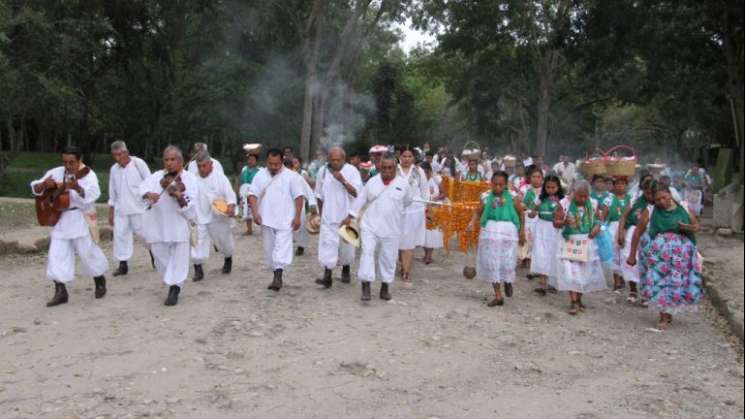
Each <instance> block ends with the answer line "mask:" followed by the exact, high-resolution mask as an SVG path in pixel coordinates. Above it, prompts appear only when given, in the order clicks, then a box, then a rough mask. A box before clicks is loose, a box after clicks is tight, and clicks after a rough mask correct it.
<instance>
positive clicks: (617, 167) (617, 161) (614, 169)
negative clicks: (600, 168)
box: [605, 145, 639, 177]
mask: <svg viewBox="0 0 745 419" xmlns="http://www.w3.org/2000/svg"><path fill="white" fill-rule="evenodd" d="M619 150H627V151H630V152H631V156H630V157H615V156H613V153H614V152H616V151H619ZM638 160H639V158H638V157H637V154H636V151H635V150H634V148H633V147H631V146H628V145H619V146H616V147H613V148H611V149H610V150H608V151H606V152H605V161H606V163H605V166H606V170H607V172H608V175H610V176H627V177H631V176H634V174H635V173H636V163H637V161H638Z"/></svg>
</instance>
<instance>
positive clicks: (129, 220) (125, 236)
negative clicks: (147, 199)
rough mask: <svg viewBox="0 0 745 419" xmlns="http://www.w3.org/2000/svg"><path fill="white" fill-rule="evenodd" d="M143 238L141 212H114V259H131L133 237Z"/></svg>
mask: <svg viewBox="0 0 745 419" xmlns="http://www.w3.org/2000/svg"><path fill="white" fill-rule="evenodd" d="M134 234H136V235H137V237H139V238H140V239H143V240H144V236H143V231H142V214H131V215H119V214H116V212H115V213H114V252H113V253H114V259H116V260H118V261H120V262H126V261H128V260H130V259H132V252H133V250H134V237H133V235H134Z"/></svg>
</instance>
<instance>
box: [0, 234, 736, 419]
mask: <svg viewBox="0 0 745 419" xmlns="http://www.w3.org/2000/svg"><path fill="white" fill-rule="evenodd" d="M236 237H237V247H238V249H239V250H238V251H237V254H236V256H235V269H234V272H233V274H232V275H230V276H224V275H221V274H219V273H218V270H219V268H220V267H221V265H222V261H221V258H220V257H219V256H214V255H213V257H212V259H211V260H210V262H209V264H208V266H207V275H208V277H207V279H206V280H205V281H203V282H201V283H198V284H195V283H191V282H189V283H187V285H186V287H185V289H184V292H183V293H182V298H181V302H180V304H179V305H178V306H176V307H174V308H167V307H164V306H163V305H162V303H163V299H164V298H165V294H166V288H165V287H164V286H163V285H162V284H161V282H160V279H159V277H158V275H157V274H156V273H154V272H153V271H152V270H151V268H150V263H149V258H148V257H147V253H146V251H145V250H144V249H143V248H142V247H138V248H137V249H136V260H134V261H133V262H132V263H131V268H130V270H131V272H130V275H129V276H128V277H127V279H111V278H110V279H109V295H108V296H107V298H105V299H103V300H94V299H93V296H92V293H93V290H92V280H91V279H90V278H82V277H78V280H77V281H76V282H75V283H74V284H73V285H72V287H71V301H70V304H67V305H64V306H61V307H57V308H54V309H47V308H45V307H44V303H45V302H46V300H47V299H48V298H50V297H51V294H52V286H51V284H49V283H48V282H47V281H46V280H45V279H44V278H45V263H46V260H45V257H44V255H38V256H5V257H2V258H0V269H1V270H2V273H3V280H2V281H3V287H0V301H1V302H2V304H1V305H0V347H2V352H1V353H0V412H2V413H1V414H0V416H2V417H3V418H68V417H69V418H96V417H101V418H145V417H147V418H155V417H163V418H248V417H251V418H253V417H255V418H285V419H288V418H331V417H334V418H498V417H499V418H584V419H590V418H648V417H670V418H738V417H742V416H743V364H742V354H741V347H740V346H739V344H738V343H736V342H735V341H734V340H733V339H731V337H729V336H728V335H727V334H726V333H725V332H723V330H724V327H723V326H722V322H721V319H719V318H718V316H717V315H715V314H713V312H712V310H711V308H710V307H709V305H708V303H707V302H705V303H704V304H703V305H702V310H701V311H700V312H699V313H696V314H690V315H687V316H682V317H679V318H678V319H676V324H675V326H674V327H673V328H672V329H671V330H669V331H666V332H664V333H659V332H658V331H655V330H654V329H651V328H652V327H654V324H655V321H656V316H655V314H654V313H650V312H649V311H647V310H645V309H641V308H638V307H632V306H629V305H627V304H626V303H624V302H623V296H619V295H615V294H612V293H610V292H607V293H598V294H594V295H590V296H588V297H586V300H587V303H588V306H589V311H588V312H587V313H586V314H584V315H581V316H578V317H576V318H571V317H569V316H568V315H567V314H566V309H567V297H566V296H564V295H559V296H549V297H546V298H544V299H541V298H538V297H535V296H533V295H531V289H532V288H533V285H534V284H532V283H530V282H527V281H521V282H520V283H519V284H517V286H516V295H515V297H514V298H512V299H510V300H508V302H507V305H506V306H505V307H502V308H487V307H486V302H487V299H488V297H489V296H490V291H489V286H487V285H485V284H480V283H477V282H473V281H465V280H464V279H463V278H462V277H461V275H460V271H461V269H462V258H461V257H459V256H458V255H457V254H453V255H451V256H449V257H448V256H446V255H444V254H439V255H438V258H437V259H438V261H437V263H436V264H435V265H432V266H429V267H425V266H424V265H422V264H417V265H416V275H415V276H416V281H415V286H414V287H413V288H411V289H403V288H402V287H400V286H399V285H400V283H396V285H395V286H394V288H393V295H394V300H393V301H391V302H388V303H385V302H382V301H380V300H378V299H377V298H375V299H374V300H373V301H372V302H371V303H370V304H369V305H366V306H365V305H363V304H362V303H361V302H360V301H359V289H358V285H357V284H356V283H355V284H353V285H343V284H341V283H338V282H337V283H335V284H334V287H333V289H331V290H330V291H323V290H319V289H318V288H317V286H315V285H314V284H313V279H315V277H316V275H317V274H318V273H319V268H318V266H317V263H316V261H315V250H314V249H310V252H309V254H308V255H307V256H304V257H301V258H299V259H296V264H295V265H294V266H293V267H292V269H291V270H290V271H289V272H288V273H287V276H286V284H287V287H286V288H285V289H283V290H282V291H281V293H279V294H278V295H277V294H275V293H273V292H270V291H267V290H266V285H267V284H268V282H269V280H270V274H269V273H268V272H267V271H266V270H265V269H264V268H263V263H262V262H263V261H262V259H261V254H262V253H261V250H260V249H261V247H260V246H261V242H260V238H259V237H251V238H248V237H243V236H240V237H238V236H236ZM104 250H105V252H107V254H109V255H110V254H111V253H110V251H111V249H110V248H109V247H108V245H107V246H106V248H105V249H104ZM112 266H113V263H112ZM257 266H261V268H257ZM337 274H338V272H337ZM377 288H378V286H377V285H375V287H374V291H377ZM375 294H377V292H376V293H375Z"/></svg>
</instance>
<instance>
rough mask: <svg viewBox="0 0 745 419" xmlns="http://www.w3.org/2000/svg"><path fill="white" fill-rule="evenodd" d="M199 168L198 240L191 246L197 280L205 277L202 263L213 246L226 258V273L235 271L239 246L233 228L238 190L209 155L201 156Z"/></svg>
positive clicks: (224, 266) (224, 264) (224, 270)
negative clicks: (235, 259) (236, 191)
mask: <svg viewBox="0 0 745 419" xmlns="http://www.w3.org/2000/svg"><path fill="white" fill-rule="evenodd" d="M197 169H198V174H197V176H196V178H197V184H198V185H199V192H198V194H197V196H198V198H197V243H196V245H195V246H193V247H192V248H191V258H192V259H193V262H194V278H193V279H194V281H195V282H197V281H201V280H202V279H204V270H203V269H202V264H203V263H204V262H205V261H206V260H207V259H208V258H209V256H210V249H211V248H212V245H214V246H215V248H217V250H218V251H219V252H220V253H222V254H223V256H224V258H225V261H224V263H223V267H222V273H224V274H229V273H230V272H231V271H232V269H233V249H234V248H235V242H234V239H233V231H232V229H233V224H234V221H233V217H234V216H235V207H236V199H235V192H234V191H233V188H232V187H231V186H230V181H229V180H228V178H227V177H225V175H224V174H223V173H222V172H218V171H216V170H215V169H214V166H213V163H212V159H211V158H210V156H209V154H207V153H204V154H200V155H199V157H198V158H197ZM216 201H219V204H216ZM213 204H214V209H213ZM221 207H222V208H221Z"/></svg>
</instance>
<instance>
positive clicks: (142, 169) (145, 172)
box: [135, 159, 150, 180]
mask: <svg viewBox="0 0 745 419" xmlns="http://www.w3.org/2000/svg"><path fill="white" fill-rule="evenodd" d="M135 163H136V164H135V167H137V173H139V174H140V177H141V178H142V180H145V179H147V178H148V177H150V167H148V165H147V163H145V160H142V159H137V160H135Z"/></svg>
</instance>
